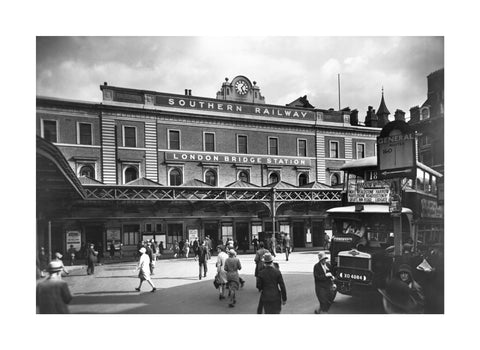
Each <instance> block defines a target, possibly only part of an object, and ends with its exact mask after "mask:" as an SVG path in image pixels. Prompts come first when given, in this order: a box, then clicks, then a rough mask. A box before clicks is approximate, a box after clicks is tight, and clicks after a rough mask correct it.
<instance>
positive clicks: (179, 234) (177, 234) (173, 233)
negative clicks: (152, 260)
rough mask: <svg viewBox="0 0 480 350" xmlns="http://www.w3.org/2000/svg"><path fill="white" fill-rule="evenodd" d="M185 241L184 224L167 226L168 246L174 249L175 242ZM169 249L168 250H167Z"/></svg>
mask: <svg viewBox="0 0 480 350" xmlns="http://www.w3.org/2000/svg"><path fill="white" fill-rule="evenodd" d="M182 239H183V224H181V223H180V224H167V246H166V247H172V245H173V242H174V241H177V243H178V242H180V241H181V240H182ZM167 249H168V248H167Z"/></svg>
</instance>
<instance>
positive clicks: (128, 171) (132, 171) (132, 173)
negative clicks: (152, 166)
mask: <svg viewBox="0 0 480 350" xmlns="http://www.w3.org/2000/svg"><path fill="white" fill-rule="evenodd" d="M136 179H138V169H137V168H135V167H134V166H129V167H127V168H125V183H129V182H130V181H133V180H136Z"/></svg>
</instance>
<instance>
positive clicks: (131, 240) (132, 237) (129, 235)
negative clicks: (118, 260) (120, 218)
mask: <svg viewBox="0 0 480 350" xmlns="http://www.w3.org/2000/svg"><path fill="white" fill-rule="evenodd" d="M139 241H140V225H124V226H123V244H124V245H136V244H138V242H139Z"/></svg>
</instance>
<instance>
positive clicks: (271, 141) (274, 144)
mask: <svg viewBox="0 0 480 350" xmlns="http://www.w3.org/2000/svg"><path fill="white" fill-rule="evenodd" d="M268 154H271V155H273V156H278V138H277V137H269V138H268Z"/></svg>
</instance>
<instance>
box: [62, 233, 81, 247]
mask: <svg viewBox="0 0 480 350" xmlns="http://www.w3.org/2000/svg"><path fill="white" fill-rule="evenodd" d="M66 238H67V239H66V242H67V249H66V250H68V249H70V246H71V245H73V248H75V249H76V250H77V252H78V251H79V250H80V248H81V246H82V234H81V233H80V231H67V233H66Z"/></svg>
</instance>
